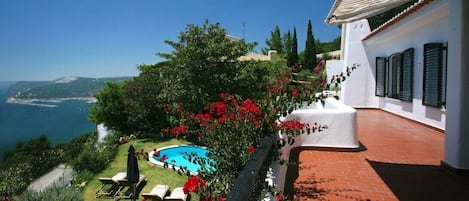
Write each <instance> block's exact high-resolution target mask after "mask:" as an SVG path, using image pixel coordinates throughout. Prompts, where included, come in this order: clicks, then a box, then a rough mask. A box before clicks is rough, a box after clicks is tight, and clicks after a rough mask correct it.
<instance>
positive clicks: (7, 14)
mask: <svg viewBox="0 0 469 201" xmlns="http://www.w3.org/2000/svg"><path fill="white" fill-rule="evenodd" d="M333 3H334V0H297V1H280V0H270V1H267V0H236V1H235V0H230V1H228V0H197V1H190V0H172V1H157V0H139V1H134V0H42V1H36V0H0V81H43V80H55V79H59V78H61V77H65V76H82V77H93V78H100V77H114V76H136V75H138V73H139V71H138V69H137V66H138V65H141V64H153V63H157V62H160V61H162V58H159V57H158V56H156V55H155V54H156V53H158V52H165V53H170V52H171V51H172V50H173V49H172V48H171V47H170V46H169V45H167V44H166V43H165V42H164V41H165V40H172V41H178V36H179V34H180V33H181V32H183V31H184V30H185V28H186V25H187V24H197V25H202V24H203V23H204V21H205V20H206V19H208V20H209V23H215V22H219V23H220V24H221V27H222V28H224V29H226V31H227V32H228V34H229V35H232V36H235V37H239V38H242V37H243V36H244V37H245V39H246V41H248V42H257V43H258V46H257V47H256V50H257V51H258V52H260V49H261V48H263V47H265V46H266V44H265V40H266V38H270V33H271V31H272V30H274V28H275V26H276V25H278V26H279V28H280V31H281V32H282V33H285V32H287V31H288V30H291V31H293V28H294V27H295V28H296V30H297V37H298V50H299V51H303V49H304V43H305V40H306V31H307V30H306V29H307V24H308V20H311V23H312V27H313V34H314V37H315V39H319V40H320V41H321V42H328V41H331V40H332V39H334V38H336V37H338V36H340V34H341V31H340V29H339V28H338V26H337V25H326V24H325V23H324V19H325V18H326V16H327V14H328V13H329V10H330V8H331V7H332V5H333ZM243 24H244V26H243Z"/></svg>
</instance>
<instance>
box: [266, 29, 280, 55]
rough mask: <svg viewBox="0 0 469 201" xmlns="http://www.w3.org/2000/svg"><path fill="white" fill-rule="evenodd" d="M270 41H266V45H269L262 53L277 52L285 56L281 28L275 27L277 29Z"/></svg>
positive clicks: (271, 34)
mask: <svg viewBox="0 0 469 201" xmlns="http://www.w3.org/2000/svg"><path fill="white" fill-rule="evenodd" d="M270 36H271V38H270V39H266V40H265V43H266V44H267V47H266V48H263V49H262V53H264V54H267V52H269V50H276V51H277V53H279V54H283V53H284V51H283V44H282V36H281V34H280V28H279V27H278V25H277V26H275V29H274V30H273V31H272V32H270Z"/></svg>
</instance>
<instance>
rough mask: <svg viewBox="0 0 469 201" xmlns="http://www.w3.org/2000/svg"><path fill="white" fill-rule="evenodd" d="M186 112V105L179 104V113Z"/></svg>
mask: <svg viewBox="0 0 469 201" xmlns="http://www.w3.org/2000/svg"><path fill="white" fill-rule="evenodd" d="M183 110H184V105H183V104H182V103H178V112H182V111H183Z"/></svg>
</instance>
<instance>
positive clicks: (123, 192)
mask: <svg viewBox="0 0 469 201" xmlns="http://www.w3.org/2000/svg"><path fill="white" fill-rule="evenodd" d="M113 180H114V181H115V182H116V183H117V184H118V186H119V188H118V189H117V192H116V193H115V195H114V200H119V199H132V198H133V197H134V196H137V195H138V192H139V191H140V190H141V188H142V186H143V185H144V183H145V182H146V179H145V176H143V175H140V179H139V181H138V182H137V183H136V184H135V188H136V189H137V194H136V195H134V191H133V186H132V185H133V184H132V183H130V182H129V181H128V180H127V178H126V177H122V175H120V176H117V175H116V177H113Z"/></svg>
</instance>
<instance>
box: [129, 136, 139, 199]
mask: <svg viewBox="0 0 469 201" xmlns="http://www.w3.org/2000/svg"><path fill="white" fill-rule="evenodd" d="M127 180H128V181H129V183H130V184H131V185H132V188H133V196H132V197H133V200H135V198H136V196H137V195H136V189H135V184H136V183H138V182H139V180H140V171H139V170H138V162H137V157H136V156H135V149H134V146H133V145H130V147H129V153H128V155H127Z"/></svg>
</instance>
